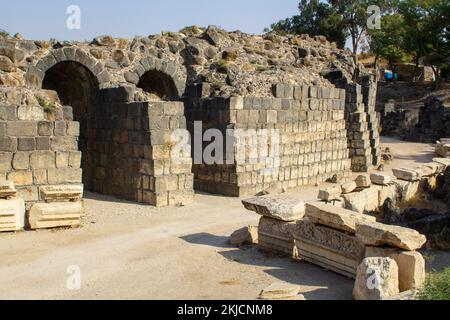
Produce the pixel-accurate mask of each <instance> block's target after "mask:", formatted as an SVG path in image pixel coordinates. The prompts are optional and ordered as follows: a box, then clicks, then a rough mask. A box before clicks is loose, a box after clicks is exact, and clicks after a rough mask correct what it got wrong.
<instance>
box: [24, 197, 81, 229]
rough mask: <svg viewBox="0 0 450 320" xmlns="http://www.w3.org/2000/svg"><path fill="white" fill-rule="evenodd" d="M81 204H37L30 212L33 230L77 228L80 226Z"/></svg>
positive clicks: (30, 222)
mask: <svg viewBox="0 0 450 320" xmlns="http://www.w3.org/2000/svg"><path fill="white" fill-rule="evenodd" d="M82 210H83V208H82V204H81V202H55V203H36V204H34V205H33V206H32V207H31V209H30V212H29V217H28V219H29V220H28V221H29V224H30V228H31V229H47V228H58V227H76V226H79V225H80V218H81V214H82Z"/></svg>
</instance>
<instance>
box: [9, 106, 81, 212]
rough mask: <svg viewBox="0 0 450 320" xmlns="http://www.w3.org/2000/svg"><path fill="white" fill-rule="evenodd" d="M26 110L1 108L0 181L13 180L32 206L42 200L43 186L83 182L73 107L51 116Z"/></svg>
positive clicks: (38, 110)
mask: <svg viewBox="0 0 450 320" xmlns="http://www.w3.org/2000/svg"><path fill="white" fill-rule="evenodd" d="M22 111H23V110H21V107H20V106H18V105H2V106H0V155H1V156H0V179H8V180H11V181H13V182H14V184H15V186H16V188H17V191H18V196H19V197H20V198H22V199H24V200H25V201H26V202H27V203H28V204H31V203H33V202H37V201H40V200H42V195H41V194H40V187H41V186H45V185H60V184H80V183H81V182H82V170H81V168H80V165H81V152H80V151H78V145H77V142H78V136H79V123H78V122H76V121H73V117H72V108H71V107H64V108H63V109H60V110H58V111H57V112H55V113H54V114H51V115H50V114H46V113H44V112H43V111H42V109H37V108H36V109H35V110H32V109H28V110H27V112H25V113H23V112H22ZM33 111H34V112H33Z"/></svg>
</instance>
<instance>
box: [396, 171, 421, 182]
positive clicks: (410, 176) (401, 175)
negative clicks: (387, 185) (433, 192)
mask: <svg viewBox="0 0 450 320" xmlns="http://www.w3.org/2000/svg"><path fill="white" fill-rule="evenodd" d="M392 172H393V173H394V176H395V177H396V178H397V179H400V180H405V181H417V180H420V178H421V177H422V176H421V175H420V172H418V171H416V170H412V169H406V168H400V169H392Z"/></svg>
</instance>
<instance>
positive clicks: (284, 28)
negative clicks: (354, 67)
mask: <svg viewBox="0 0 450 320" xmlns="http://www.w3.org/2000/svg"><path fill="white" fill-rule="evenodd" d="M298 9H299V11H300V14H299V15H296V16H293V17H291V18H287V19H285V20H281V21H279V22H277V23H274V24H273V25H272V26H271V29H272V30H273V31H275V32H277V33H279V34H309V35H311V36H318V35H322V36H325V37H326V38H327V39H328V40H329V41H332V42H336V44H337V46H338V47H340V48H343V47H344V46H345V41H346V39H347V36H348V34H347V32H346V30H345V28H344V26H343V25H342V19H341V17H340V16H339V15H338V14H337V13H336V12H335V10H333V8H332V7H331V6H330V5H329V4H328V3H327V2H323V1H319V0H310V1H308V0H301V1H300V3H299V6H298Z"/></svg>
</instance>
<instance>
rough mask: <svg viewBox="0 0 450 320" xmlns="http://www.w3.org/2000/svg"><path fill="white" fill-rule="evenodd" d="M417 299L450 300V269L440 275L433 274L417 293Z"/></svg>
mask: <svg viewBox="0 0 450 320" xmlns="http://www.w3.org/2000/svg"><path fill="white" fill-rule="evenodd" d="M416 299H417V300H450V267H448V268H445V270H444V271H442V272H440V273H437V272H434V273H432V274H431V275H430V276H429V277H428V279H427V281H426V282H425V285H424V286H423V288H422V289H421V290H420V291H419V292H418V293H417V296H416Z"/></svg>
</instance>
